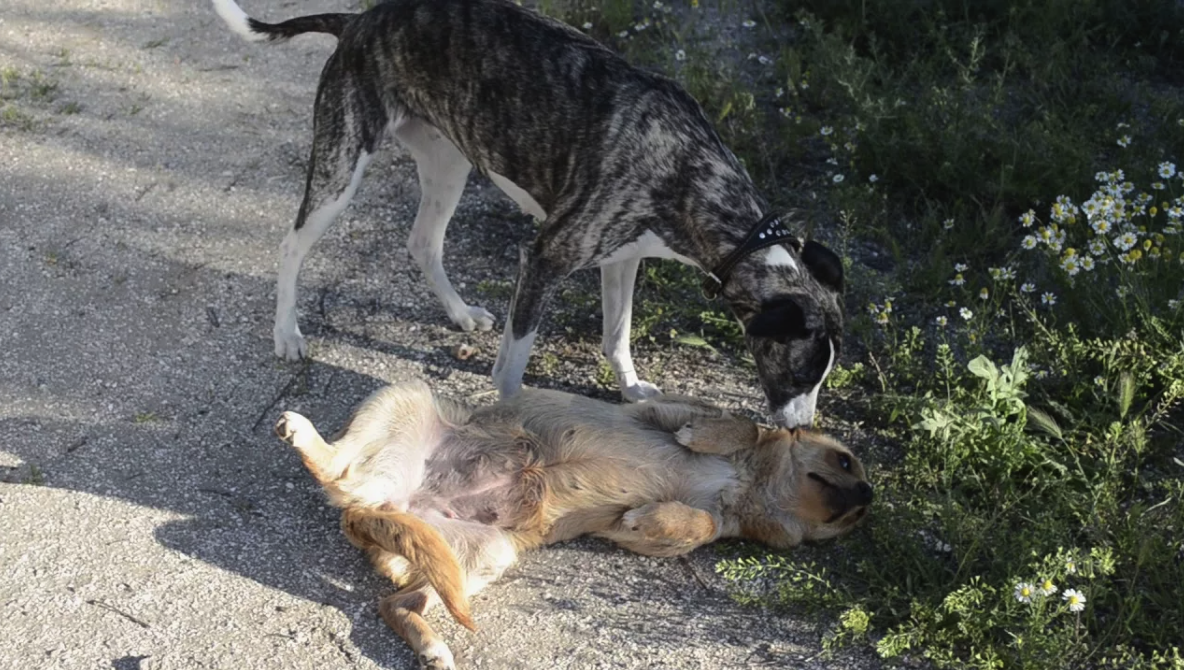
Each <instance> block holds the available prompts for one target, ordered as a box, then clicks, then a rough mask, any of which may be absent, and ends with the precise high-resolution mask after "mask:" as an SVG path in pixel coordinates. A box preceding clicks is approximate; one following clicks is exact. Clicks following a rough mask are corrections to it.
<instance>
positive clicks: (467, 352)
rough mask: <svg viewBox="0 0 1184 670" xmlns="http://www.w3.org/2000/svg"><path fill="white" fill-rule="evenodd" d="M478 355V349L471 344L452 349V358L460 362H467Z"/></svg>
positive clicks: (459, 345)
mask: <svg viewBox="0 0 1184 670" xmlns="http://www.w3.org/2000/svg"><path fill="white" fill-rule="evenodd" d="M476 353H477V347H474V346H472V345H470V344H458V345H456V346H455V347H453V348H452V356H453V358H455V359H456V360H458V361H467V360H469V359H470V358H472V357H473V356H474V355H476Z"/></svg>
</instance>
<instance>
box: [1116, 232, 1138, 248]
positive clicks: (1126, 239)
mask: <svg viewBox="0 0 1184 670" xmlns="http://www.w3.org/2000/svg"><path fill="white" fill-rule="evenodd" d="M1138 243H1139V237H1138V235H1135V234H1134V233H1132V232H1130V231H1127V232H1125V233H1123V234H1121V235H1119V236H1118V237H1116V238H1114V246H1116V247H1118V248H1119V249H1122V250H1123V251H1130V249H1131V247H1133V246H1135V245H1136V244H1138Z"/></svg>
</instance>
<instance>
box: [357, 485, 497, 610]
mask: <svg viewBox="0 0 1184 670" xmlns="http://www.w3.org/2000/svg"><path fill="white" fill-rule="evenodd" d="M342 528H343V529H344V530H345V534H346V537H348V538H349V540H350V542H353V543H354V544H355V545H357V546H359V547H369V546H378V547H381V548H382V549H384V550H386V551H389V552H391V553H393V554H399V555H400V556H402V557H403V558H406V559H407V561H408V562H410V563H411V564H412V565H414V566H415V568H416V569H417V570H419V571H420V572H421V573H423V575H424V577H426V578H427V580H428V583H430V584H431V585H432V588H434V589H436V593H437V594H439V595H440V600H441V602H443V603H444V607H446V608H447V609H448V611H449V612H450V613H451V614H452V617H453V618H454V619H456V621H457V623H459V624H460V625H462V626H464V627H465V628H468V629H469V630H471V631H476V630H477V627H476V626H475V625H474V624H473V619H472V616H471V615H470V612H469V601H468V599H467V598H466V597H465V575H464V571H463V570H461V567H460V562H459V561H458V560H457V559H456V554H454V553H453V552H452V547H451V546H449V544H448V542H447V541H446V540H445V539H444V537H443V536H442V535H440V532H439V531H438V530H436V529H435V528H434V527H433V526H432V525H431V524H429V523H427V522H426V521H424V520H423V519H420V518H419V517H417V516H415V515H414V514H409V513H407V512H398V511H393V510H379V509H367V508H356V507H355V508H350V509H347V510H345V515H344V517H343V518H342Z"/></svg>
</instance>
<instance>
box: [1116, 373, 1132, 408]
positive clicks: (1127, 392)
mask: <svg viewBox="0 0 1184 670" xmlns="http://www.w3.org/2000/svg"><path fill="white" fill-rule="evenodd" d="M1134 401H1135V376H1134V375H1132V374H1131V373H1130V371H1126V372H1123V373H1122V374H1121V375H1119V377H1118V416H1119V417H1120V418H1123V419H1125V418H1126V415H1127V413H1128V412H1130V411H1131V403H1133V402H1134Z"/></svg>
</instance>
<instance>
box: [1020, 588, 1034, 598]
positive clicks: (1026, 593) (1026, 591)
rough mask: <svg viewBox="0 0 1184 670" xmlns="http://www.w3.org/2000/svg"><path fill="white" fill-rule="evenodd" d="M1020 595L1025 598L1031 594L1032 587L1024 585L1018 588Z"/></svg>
mask: <svg viewBox="0 0 1184 670" xmlns="http://www.w3.org/2000/svg"><path fill="white" fill-rule="evenodd" d="M1020 595H1021V596H1023V597H1025V598H1027V597H1028V596H1030V595H1032V589H1030V588H1028V587H1026V586H1025V587H1023V588H1022V589H1020Z"/></svg>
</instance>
